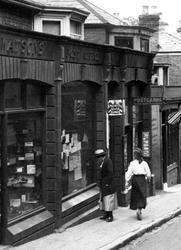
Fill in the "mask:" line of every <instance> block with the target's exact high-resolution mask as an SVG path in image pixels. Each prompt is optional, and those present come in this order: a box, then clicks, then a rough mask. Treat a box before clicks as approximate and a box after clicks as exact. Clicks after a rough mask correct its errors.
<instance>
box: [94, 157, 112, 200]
mask: <svg viewBox="0 0 181 250" xmlns="http://www.w3.org/2000/svg"><path fill="white" fill-rule="evenodd" d="M98 180H99V183H98V185H99V187H100V191H101V199H102V198H103V197H104V196H106V195H109V194H113V193H115V181H114V174H113V164H112V161H111V159H110V158H107V157H106V158H104V161H103V164H102V167H101V168H99V178H98Z"/></svg>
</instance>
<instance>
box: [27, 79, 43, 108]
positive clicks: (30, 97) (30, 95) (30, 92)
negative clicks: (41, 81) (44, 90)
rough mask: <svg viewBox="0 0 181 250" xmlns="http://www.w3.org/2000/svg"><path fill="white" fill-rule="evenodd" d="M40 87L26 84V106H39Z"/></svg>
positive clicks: (40, 103) (40, 104)
mask: <svg viewBox="0 0 181 250" xmlns="http://www.w3.org/2000/svg"><path fill="white" fill-rule="evenodd" d="M41 100H42V99H41V87H39V86H36V85H33V84H28V85H27V106H28V108H30V107H41V106H42V101H41Z"/></svg>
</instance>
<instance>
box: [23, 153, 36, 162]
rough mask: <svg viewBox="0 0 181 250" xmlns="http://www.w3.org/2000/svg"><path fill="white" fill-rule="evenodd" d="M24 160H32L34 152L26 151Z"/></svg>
mask: <svg viewBox="0 0 181 250" xmlns="http://www.w3.org/2000/svg"><path fill="white" fill-rule="evenodd" d="M25 160H27V161H33V160H34V153H26V154H25Z"/></svg>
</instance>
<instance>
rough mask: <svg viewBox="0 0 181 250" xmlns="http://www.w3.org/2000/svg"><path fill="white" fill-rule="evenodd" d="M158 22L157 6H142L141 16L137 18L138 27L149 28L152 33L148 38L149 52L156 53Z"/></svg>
mask: <svg viewBox="0 0 181 250" xmlns="http://www.w3.org/2000/svg"><path fill="white" fill-rule="evenodd" d="M159 20H160V13H158V12H157V6H155V5H154V6H145V5H144V6H143V9H142V15H140V16H139V26H141V27H147V28H150V29H152V30H153V32H154V33H153V36H152V37H151V38H150V48H151V51H158V44H159V42H158V41H159V37H158V35H159Z"/></svg>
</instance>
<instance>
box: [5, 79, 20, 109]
mask: <svg viewBox="0 0 181 250" xmlns="http://www.w3.org/2000/svg"><path fill="white" fill-rule="evenodd" d="M21 96H22V85H21V82H16V81H9V82H6V83H5V107H6V108H9V109H15V108H21V107H22V105H23V103H22V98H21Z"/></svg>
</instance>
